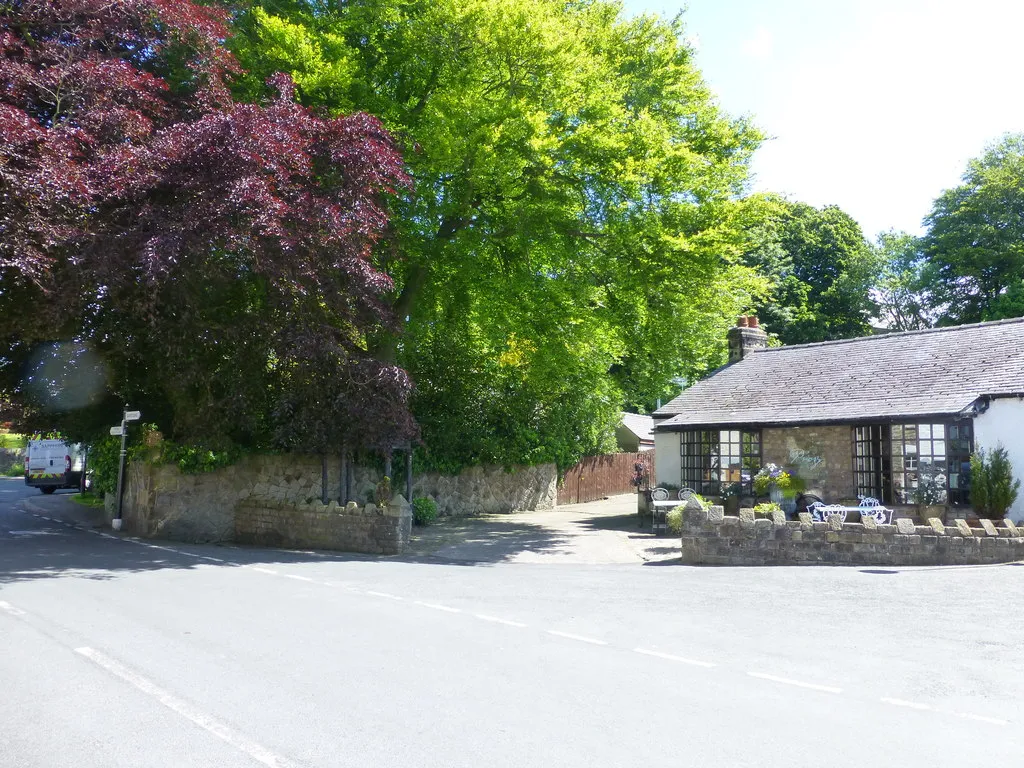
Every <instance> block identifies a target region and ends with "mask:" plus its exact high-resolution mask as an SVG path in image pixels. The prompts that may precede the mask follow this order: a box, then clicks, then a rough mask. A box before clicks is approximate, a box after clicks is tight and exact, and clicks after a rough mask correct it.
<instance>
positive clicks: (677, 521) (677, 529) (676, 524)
mask: <svg viewBox="0 0 1024 768" xmlns="http://www.w3.org/2000/svg"><path fill="white" fill-rule="evenodd" d="M684 509H685V505H683V504H680V505H679V506H678V507H672V509H670V510H669V511H668V512H666V513H665V524H666V525H667V526H668V529H669V530H670V531H671V532H672V533H682V530H683V510H684Z"/></svg>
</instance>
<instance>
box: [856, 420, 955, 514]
mask: <svg viewBox="0 0 1024 768" xmlns="http://www.w3.org/2000/svg"><path fill="white" fill-rule="evenodd" d="M850 434H851V443H852V448H853V464H852V466H853V481H854V488H855V491H856V493H857V495H858V496H874V497H875V498H877V499H879V500H881V501H882V502H883V503H885V504H907V505H909V504H914V503H915V501H914V491H915V489H916V488H917V487H918V486H919V483H920V481H921V473H922V470H923V468H924V467H929V468H931V471H930V473H929V474H930V476H931V477H933V478H935V479H938V478H941V481H940V482H941V488H942V493H943V498H942V500H940V501H939V502H937V503H940V504H952V505H954V506H964V505H967V504H969V503H970V457H971V452H972V451H973V450H974V425H973V423H972V422H971V420H970V419H963V420H959V421H951V420H948V419H946V420H943V419H916V420H909V419H908V420H906V421H902V420H901V421H898V422H889V423H878V422H874V423H864V424H856V425H853V426H852V428H851V430H850Z"/></svg>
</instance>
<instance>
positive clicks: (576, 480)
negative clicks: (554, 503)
mask: <svg viewBox="0 0 1024 768" xmlns="http://www.w3.org/2000/svg"><path fill="white" fill-rule="evenodd" d="M638 461H644V462H645V463H646V464H647V471H648V472H649V473H650V483H651V485H654V451H641V452H640V453H611V454H608V455H606V456H588V457H587V458H585V459H584V460H583V461H581V462H580V463H579V464H577V465H576V466H575V467H572V468H570V469H568V470H566V472H565V475H564V476H563V477H562V481H561V482H560V483H559V484H558V503H559V504H580V503H582V502H585V501H597V500H598V499H603V498H604V497H605V496H615V495H616V494H620V493H634V492H635V491H636V486H635V485H633V484H632V480H633V471H634V465H635V464H636V463H637V462H638Z"/></svg>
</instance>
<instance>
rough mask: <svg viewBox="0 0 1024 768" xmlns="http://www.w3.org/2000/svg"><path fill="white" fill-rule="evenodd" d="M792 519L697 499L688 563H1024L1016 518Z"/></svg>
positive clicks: (685, 544)
mask: <svg viewBox="0 0 1024 768" xmlns="http://www.w3.org/2000/svg"><path fill="white" fill-rule="evenodd" d="M800 518H801V519H800V520H799V521H787V520H786V518H785V515H784V514H783V513H781V512H777V513H775V515H774V516H773V517H772V518H771V519H769V518H760V519H755V518H754V512H753V510H750V509H741V510H740V516H739V517H732V516H727V515H725V510H724V509H723V508H722V507H711V509H710V510H705V509H703V508H701V507H700V505H699V504H696V503H691V504H689V505H687V507H686V508H685V509H684V511H683V524H682V560H683V562H684V563H688V564H690V565H898V566H903V565H978V564H984V563H1009V562H1014V561H1016V560H1024V528H1018V527H1017V526H1016V525H1015V524H1014V523H1013V522H1011V521H1009V520H1000V521H998V523H995V522H993V521H991V520H982V521H981V526H982V527H980V528H972V527H970V526H969V525H968V524H967V522H966V521H964V520H956V521H955V523H956V524H955V525H944V524H943V523H942V522H941V521H939V520H938V519H936V518H932V519H931V520H929V521H928V522H929V524H928V525H915V524H914V521H913V520H908V519H898V520H896V522H895V524H893V525H878V524H877V523H875V521H874V520H871V519H868V520H865V521H864V522H861V523H843V522H842V520H841V519H840V517H839V516H838V515H832V516H831V517H830V518H829V520H828V522H824V523H817V522H812V521H811V518H810V515H806V514H802V515H801V516H800Z"/></svg>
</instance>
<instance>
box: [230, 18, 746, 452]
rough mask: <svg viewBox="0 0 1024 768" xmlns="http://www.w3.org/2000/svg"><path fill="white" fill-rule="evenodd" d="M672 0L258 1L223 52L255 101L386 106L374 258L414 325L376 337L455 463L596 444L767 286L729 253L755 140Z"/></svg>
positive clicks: (715, 341)
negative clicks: (385, 157) (232, 57)
mask: <svg viewBox="0 0 1024 768" xmlns="http://www.w3.org/2000/svg"><path fill="white" fill-rule="evenodd" d="M683 33H684V30H683V27H682V25H681V23H680V22H678V21H672V22H668V21H661V20H658V19H656V18H654V17H639V18H629V19H627V18H624V17H622V16H621V15H620V7H619V5H618V4H617V3H612V2H606V1H605V0H588V2H581V3H577V2H571V3H567V2H563V1H562V0H430V1H429V2H428V1H427V0H355V1H354V2H346V3H320V2H313V0H264V1H262V2H255V3H253V4H252V7H251V8H250V9H248V10H247V11H245V12H243V13H240V14H239V15H238V16H237V19H236V24H235V37H234V39H233V41H232V42H231V45H232V46H233V49H234V51H235V52H236V54H237V56H238V58H239V59H240V61H241V62H242V64H243V65H244V66H245V67H246V69H247V70H248V72H249V74H248V75H247V76H245V77H243V78H242V79H241V80H240V84H239V86H238V88H239V92H240V93H242V94H243V95H244V96H245V97H246V98H249V99H252V100H258V99H260V98H263V97H264V96H265V93H266V89H265V86H264V84H263V82H264V79H265V78H266V77H267V76H268V75H270V74H271V73H273V72H274V71H276V70H279V69H280V70H283V71H286V72H288V73H289V74H290V75H291V76H292V78H293V80H294V82H295V84H296V89H297V94H298V97H299V99H300V100H301V101H302V103H304V104H306V105H308V106H314V107H317V108H321V109H324V110H326V111H327V112H329V113H331V114H336V113H339V112H349V111H352V110H366V111H368V112H370V113H372V114H375V115H379V116H380V118H381V119H382V121H383V123H384V125H385V126H386V127H387V128H388V129H389V130H390V131H391V132H392V133H393V134H394V135H395V136H397V137H399V139H400V141H401V142H402V145H403V148H404V149H405V157H406V162H407V164H408V167H409V169H410V173H411V176H412V179H413V191H412V193H411V194H410V195H408V196H407V197H404V198H402V199H400V200H397V201H395V204H394V216H393V218H392V224H393V231H392V232H390V233H389V235H388V240H387V248H386V249H384V250H383V251H382V252H381V253H380V258H379V260H378V262H377V264H378V266H379V267H380V268H381V269H382V270H384V271H386V272H387V274H388V275H389V276H390V277H391V278H392V280H393V281H394V286H395V287H394V290H393V291H391V292H390V293H389V294H388V297H387V298H388V300H389V301H390V303H391V305H392V307H393V308H394V310H395V313H396V315H397V316H398V317H399V318H400V319H402V320H403V321H404V329H402V332H397V329H386V328H382V329H381V331H380V333H378V334H376V335H375V336H374V337H373V338H372V342H373V346H372V349H373V350H374V351H376V352H377V353H378V354H379V355H380V356H381V357H382V359H384V360H390V359H392V357H393V358H394V359H395V360H397V361H398V362H400V363H401V364H402V365H403V366H404V367H405V368H406V369H407V370H408V371H409V372H410V374H411V376H412V377H413V379H414V380H415V381H416V384H417V389H416V392H415V395H414V399H413V401H412V406H413V409H414V412H415V414H416V416H417V419H418V421H419V422H420V424H421V425H422V432H423V438H424V441H425V443H426V445H427V446H428V448H429V451H427V452H425V453H424V456H423V457H421V459H420V461H422V462H426V463H427V464H428V465H430V466H431V467H433V468H437V469H443V470H445V471H455V470H457V469H458V468H460V467H461V466H465V465H467V464H475V463H482V462H495V463H499V464H518V463H534V462H538V461H555V462H557V463H558V464H559V465H560V466H562V467H566V466H570V465H572V464H573V463H575V462H576V461H577V460H578V459H579V458H580V457H581V456H582V455H584V454H588V453H597V452H601V451H604V450H609V449H611V448H612V446H613V442H612V434H613V430H614V427H615V424H616V419H617V414H618V411H619V410H621V408H622V407H623V405H627V406H643V407H644V408H645V409H646V410H649V409H650V408H652V407H653V406H654V403H655V401H656V399H657V398H658V397H663V396H665V395H666V394H668V393H669V392H670V390H671V387H673V386H674V385H673V384H672V382H673V380H674V379H677V378H679V377H685V378H687V379H689V380H693V379H695V378H697V377H698V376H699V375H701V374H702V373H704V372H705V371H707V370H708V369H709V368H712V367H715V366H716V365H718V364H720V363H721V361H722V359H723V355H724V338H725V331H726V329H727V327H728V325H729V323H730V321H731V319H732V318H733V317H735V315H736V314H737V313H738V312H739V311H741V310H743V309H745V308H747V306H748V305H749V304H750V303H751V301H752V297H753V296H754V295H755V294H756V293H757V292H758V291H760V290H762V289H763V281H761V280H759V279H758V277H757V276H756V274H755V273H754V272H753V270H751V269H749V268H748V267H745V266H743V265H741V264H740V263H739V262H738V260H737V257H738V254H739V252H740V251H741V250H742V248H743V247H744V243H745V242H746V235H745V232H744V229H743V226H742V221H741V219H742V217H743V215H744V211H745V209H744V207H743V206H742V205H741V204H740V203H738V202H737V201H736V198H737V196H738V195H740V194H741V193H742V192H743V191H744V184H745V182H746V177H747V164H748V160H749V157H750V155H751V153H752V152H753V150H754V149H755V148H756V146H757V145H758V143H759V141H760V135H759V134H758V132H757V131H756V130H754V129H752V128H751V126H750V125H748V124H747V122H746V121H744V120H732V119H730V118H728V117H727V116H725V115H723V114H722V113H721V112H720V111H719V110H718V108H717V106H716V104H715V100H714V98H713V96H712V94H711V92H710V91H709V89H708V88H707V87H706V86H705V84H704V83H703V82H702V79H701V77H700V74H699V72H698V71H697V69H696V67H695V65H694V63H693V60H692V59H693V54H692V51H691V50H690V49H689V48H688V47H687V45H686V44H685V43H683V42H682V40H683V39H684V34H683Z"/></svg>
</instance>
